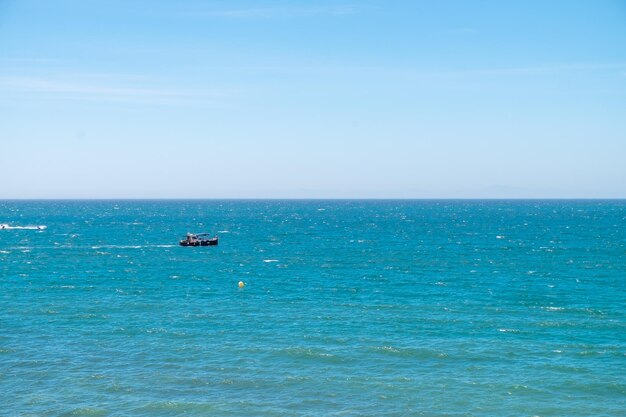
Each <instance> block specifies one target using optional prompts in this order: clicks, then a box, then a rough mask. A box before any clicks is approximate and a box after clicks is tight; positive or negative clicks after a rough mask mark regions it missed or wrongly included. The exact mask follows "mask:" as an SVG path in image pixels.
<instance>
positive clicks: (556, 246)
mask: <svg viewBox="0 0 626 417" xmlns="http://www.w3.org/2000/svg"><path fill="white" fill-rule="evenodd" d="M0 223H3V224H6V225H8V226H9V227H8V228H5V229H2V230H0V415H2V416H20V417H21V416H233V417H234V416H455V417H457V416H458V417H460V416H568V417H575V416H581V417H582V416H585V417H587V416H624V415H626V200H588V201H586V200H397V201H396V200H329V201H326V200H184V201H183V200H180V201H177V200H162V201H161V200H140V201H132V200H91V201H78V200H64V201H44V200H37V201H24V200H21V201H10V200H2V201H0ZM29 226H46V228H45V229H44V228H39V229H38V228H36V227H29ZM188 232H192V233H199V232H207V233H211V234H212V235H217V236H219V245H218V246H211V247H180V246H179V245H178V241H179V240H180V239H182V238H183V237H184V236H185V234H186V233H188ZM240 281H241V282H242V284H243V285H242V288H240V285H239V282H240Z"/></svg>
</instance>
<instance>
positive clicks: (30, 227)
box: [0, 223, 48, 230]
mask: <svg viewBox="0 0 626 417" xmlns="http://www.w3.org/2000/svg"><path fill="white" fill-rule="evenodd" d="M47 228H48V226H43V225H40V226H10V225H8V224H5V223H2V224H0V230H45V229H47Z"/></svg>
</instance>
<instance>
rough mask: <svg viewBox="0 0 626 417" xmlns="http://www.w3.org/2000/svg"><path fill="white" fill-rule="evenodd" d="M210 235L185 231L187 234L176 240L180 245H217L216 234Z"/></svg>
mask: <svg viewBox="0 0 626 417" xmlns="http://www.w3.org/2000/svg"><path fill="white" fill-rule="evenodd" d="M207 236H210V234H209V233H198V234H194V233H187V236H186V237H185V238H184V239H183V240H181V241H180V242H178V244H179V245H180V246H217V236H215V237H207Z"/></svg>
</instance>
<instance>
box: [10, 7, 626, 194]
mask: <svg viewBox="0 0 626 417" xmlns="http://www.w3.org/2000/svg"><path fill="white" fill-rule="evenodd" d="M0 198H4V199H8V198H626V1H625V0H580V1H570V0H566V1H559V0H554V1H545V0H541V1H533V0H524V1H516V0H511V1H497V0H493V1H449V0H441V1H435V0H433V1H418V0H415V1H401V0H397V1H393V0H384V1H383V0H361V1H341V0H337V1H331V0H320V1H306V0H300V1H295V0H291V1H287V0H278V1H265V0H256V1H238V0H230V1H225V0H224V1H194V0H183V1H175V2H173V1H155V0H150V1H148V0H143V1H142V0H136V1H121V0H106V1H100V0H92V1H83V0H74V1H68V0H57V1H45V0H37V1H31V0H15V1H11V0H0Z"/></svg>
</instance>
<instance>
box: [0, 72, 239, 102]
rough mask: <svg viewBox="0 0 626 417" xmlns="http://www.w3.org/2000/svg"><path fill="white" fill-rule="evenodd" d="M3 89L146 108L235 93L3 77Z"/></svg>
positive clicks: (209, 98)
mask: <svg viewBox="0 0 626 417" xmlns="http://www.w3.org/2000/svg"><path fill="white" fill-rule="evenodd" d="M87 78H89V77H87ZM0 87H3V88H4V89H6V90H9V91H14V92H18V93H22V94H23V93H27V94H28V93H30V94H36V95H38V96H42V97H45V98H52V99H70V100H85V101H112V102H133V103H147V104H150V103H151V104H181V103H184V102H191V101H202V100H211V99H213V100H215V99H225V98H227V97H229V96H231V95H232V91H229V90H226V89H215V90H210V91H208V90H181V89H161V88H141V87H127V86H112V85H101V84H95V83H93V82H85V81H83V82H68V81H65V80H61V79H49V78H41V77H22V76H0Z"/></svg>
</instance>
